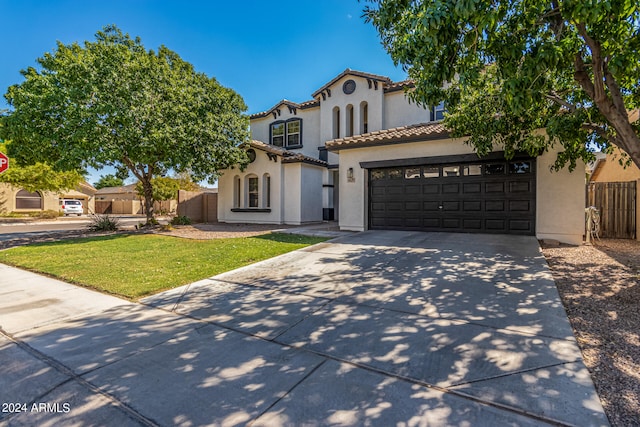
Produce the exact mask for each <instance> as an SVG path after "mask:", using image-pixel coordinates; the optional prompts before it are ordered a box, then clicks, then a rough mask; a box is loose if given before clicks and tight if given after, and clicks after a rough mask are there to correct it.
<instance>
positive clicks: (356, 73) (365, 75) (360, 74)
mask: <svg viewBox="0 0 640 427" xmlns="http://www.w3.org/2000/svg"><path fill="white" fill-rule="evenodd" d="M346 75H351V76H358V77H363V78H365V79H371V80H378V81H381V82H384V83H387V84H391V79H390V78H389V77H386V76H381V75H379V74H371V73H365V72H363V71H356V70H352V69H351V68H347V69H346V70H344V71H343V72H342V73H340V74H338V75H337V76H336V77H334V78H333V79H332V80H331V81H330V82H329V83H327V84H325V85H324V86H322V87H321V88H320V89H318V90H316V91H315V92H313V94H312V95H311V96H312V97H314V98H315V97H316V96H318V95H320V92H322V91H323V90H325V89H326V88H328V87H329V86H331V85H333V84H334V83H335V82H337V81H338V80H340V79H341V78H343V77H344V76H346Z"/></svg>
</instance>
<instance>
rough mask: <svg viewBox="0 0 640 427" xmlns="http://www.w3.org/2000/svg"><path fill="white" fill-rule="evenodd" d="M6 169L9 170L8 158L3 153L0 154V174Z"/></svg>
mask: <svg viewBox="0 0 640 427" xmlns="http://www.w3.org/2000/svg"><path fill="white" fill-rule="evenodd" d="M7 169H9V158H8V157H7V156H6V155H5V154H4V153H0V173H2V172H4V171H6V170H7Z"/></svg>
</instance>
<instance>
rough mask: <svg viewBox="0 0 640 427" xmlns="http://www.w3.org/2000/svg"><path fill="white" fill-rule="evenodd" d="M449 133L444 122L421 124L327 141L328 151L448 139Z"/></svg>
mask: <svg viewBox="0 0 640 427" xmlns="http://www.w3.org/2000/svg"><path fill="white" fill-rule="evenodd" d="M447 138H449V131H448V130H447V129H446V128H445V127H444V125H443V124H442V122H433V123H420V124H416V125H408V126H402V127H397V128H392V129H384V130H378V131H375V132H369V133H365V134H362V135H355V136H350V137H346V138H338V139H333V140H331V141H327V143H326V144H325V146H326V147H327V149H328V150H332V151H339V150H342V149H348V148H358V147H371V146H376V145H386V144H394V143H402V142H415V141H423V140H433V139H447Z"/></svg>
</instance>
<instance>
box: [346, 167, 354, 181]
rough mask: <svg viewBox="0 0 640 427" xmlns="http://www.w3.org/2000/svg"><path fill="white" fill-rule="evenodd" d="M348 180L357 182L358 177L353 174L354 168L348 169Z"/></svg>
mask: <svg viewBox="0 0 640 427" xmlns="http://www.w3.org/2000/svg"><path fill="white" fill-rule="evenodd" d="M347 182H356V178H355V176H354V175H353V168H349V169H347Z"/></svg>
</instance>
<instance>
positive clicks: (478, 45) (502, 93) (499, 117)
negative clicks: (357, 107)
mask: <svg viewBox="0 0 640 427" xmlns="http://www.w3.org/2000/svg"><path fill="white" fill-rule="evenodd" d="M370 3H372V4H371V5H370V6H367V7H366V8H365V11H364V14H365V17H366V19H367V20H368V21H370V22H371V23H373V25H374V26H375V27H376V29H377V30H378V32H379V34H380V36H381V39H382V43H383V45H384V47H385V48H386V49H387V51H388V52H389V53H390V55H391V57H392V58H393V60H394V61H395V63H396V64H400V65H402V67H403V68H404V69H406V70H407V72H408V75H409V77H410V78H412V79H413V80H414V81H415V90H414V91H412V92H410V93H409V96H410V97H411V98H412V99H413V100H415V101H417V102H419V103H421V104H423V105H436V104H437V103H438V102H439V101H441V100H445V101H446V104H447V109H448V111H449V114H448V115H447V116H446V117H445V125H446V126H447V127H449V128H450V129H452V131H453V134H454V135H456V136H461V135H464V136H470V143H471V144H472V145H473V146H474V147H475V148H476V149H477V151H478V152H480V153H486V152H488V151H491V150H492V149H493V147H499V148H502V144H505V146H504V149H505V150H506V151H507V153H513V152H515V151H516V150H524V151H528V152H535V151H536V150H544V149H548V148H549V147H550V146H552V145H554V144H557V145H559V146H561V147H562V149H561V151H562V152H561V153H560V155H559V156H558V161H557V163H556V167H562V166H564V165H566V164H569V166H570V167H572V166H575V164H576V161H577V160H578V159H583V160H591V159H592V158H593V157H592V153H591V152H590V150H592V149H593V148H595V147H600V148H603V149H605V150H607V149H609V147H610V145H611V144H615V145H617V146H618V147H620V148H622V149H623V150H625V151H626V152H627V153H628V154H629V155H630V156H631V158H632V159H633V160H634V162H635V163H636V164H637V165H638V166H640V137H639V133H640V120H637V121H635V122H631V120H630V119H629V112H632V111H633V110H635V109H638V108H640V5H639V4H638V2H636V1H632V0H620V1H612V0H611V1H600V0H599V1H587V2H584V1H565V2H546V1H541V0H534V1H527V2H522V1H497V2H495V1H494V2H490V1H480V0H474V1H457V2H429V1H423V0H418V1H411V2H409V1H398V0H370ZM542 128H544V129H546V131H547V134H546V135H544V134H541V133H540V132H539V131H540V129H542Z"/></svg>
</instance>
